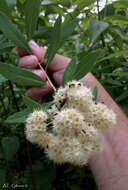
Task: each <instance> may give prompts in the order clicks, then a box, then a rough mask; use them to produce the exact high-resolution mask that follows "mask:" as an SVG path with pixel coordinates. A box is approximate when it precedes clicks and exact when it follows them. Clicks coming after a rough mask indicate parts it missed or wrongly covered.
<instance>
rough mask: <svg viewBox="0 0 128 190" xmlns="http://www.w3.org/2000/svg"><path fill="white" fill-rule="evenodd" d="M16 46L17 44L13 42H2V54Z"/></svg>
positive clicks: (0, 50) (0, 46)
mask: <svg viewBox="0 0 128 190" xmlns="http://www.w3.org/2000/svg"><path fill="white" fill-rule="evenodd" d="M14 47H15V45H14V44H13V43H11V42H5V43H0V54H3V53H5V52H8V51H9V50H11V49H12V48H14Z"/></svg>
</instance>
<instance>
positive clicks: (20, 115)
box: [5, 109, 31, 124]
mask: <svg viewBox="0 0 128 190" xmlns="http://www.w3.org/2000/svg"><path fill="white" fill-rule="evenodd" d="M30 113H31V112H30V110H28V109H25V110H22V111H20V112H17V113H14V114H13V115H10V116H9V117H8V118H7V120H5V122H6V123H8V124H16V123H18V124H19V123H24V122H25V120H26V118H27V116H28V115H29V114H30Z"/></svg>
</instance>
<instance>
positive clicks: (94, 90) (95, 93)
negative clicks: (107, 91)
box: [92, 86, 98, 101]
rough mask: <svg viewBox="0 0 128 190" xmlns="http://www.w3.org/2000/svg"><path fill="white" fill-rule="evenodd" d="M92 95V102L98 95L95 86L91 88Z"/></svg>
mask: <svg viewBox="0 0 128 190" xmlns="http://www.w3.org/2000/svg"><path fill="white" fill-rule="evenodd" d="M92 94H93V100H94V101H96V99H97V95H98V87H97V86H95V87H94V88H93V91H92Z"/></svg>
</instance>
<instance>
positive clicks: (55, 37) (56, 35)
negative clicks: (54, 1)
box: [46, 16, 62, 66]
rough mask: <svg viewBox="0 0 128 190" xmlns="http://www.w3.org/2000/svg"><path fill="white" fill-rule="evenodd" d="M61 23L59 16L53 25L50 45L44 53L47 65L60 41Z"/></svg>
mask: <svg viewBox="0 0 128 190" xmlns="http://www.w3.org/2000/svg"><path fill="white" fill-rule="evenodd" d="M61 23H62V19H61V16H59V17H58V19H57V20H56V23H55V25H54V28H53V33H52V37H51V40H50V46H49V47H48V50H47V53H46V58H47V63H46V65H47V66H48V65H49V64H50V63H51V61H52V59H53V58H54V56H55V54H56V52H57V50H58V48H59V45H60V42H61Z"/></svg>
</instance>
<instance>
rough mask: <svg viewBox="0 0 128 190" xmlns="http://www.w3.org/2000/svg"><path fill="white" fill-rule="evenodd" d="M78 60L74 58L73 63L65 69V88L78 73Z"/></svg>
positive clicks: (63, 82) (63, 81) (63, 80)
mask: <svg viewBox="0 0 128 190" xmlns="http://www.w3.org/2000/svg"><path fill="white" fill-rule="evenodd" d="M76 63H77V59H76V57H74V58H73V59H72V60H71V62H70V63H69V64H68V66H67V67H66V69H65V72H64V74H63V79H62V85H63V86H64V85H65V84H66V83H67V82H69V81H71V80H72V77H73V74H74V73H75V71H76V67H77V65H76Z"/></svg>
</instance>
